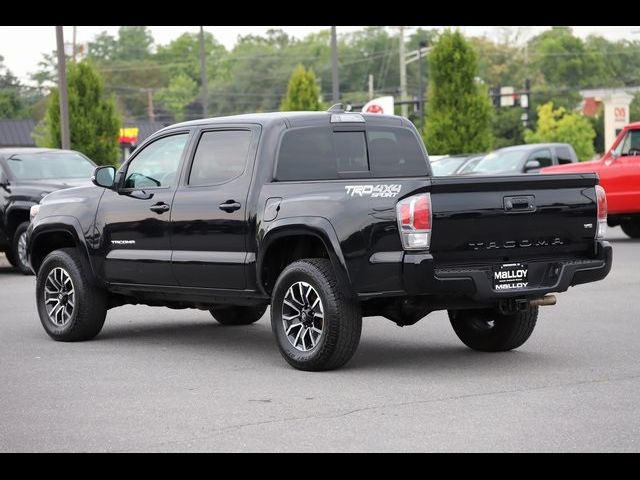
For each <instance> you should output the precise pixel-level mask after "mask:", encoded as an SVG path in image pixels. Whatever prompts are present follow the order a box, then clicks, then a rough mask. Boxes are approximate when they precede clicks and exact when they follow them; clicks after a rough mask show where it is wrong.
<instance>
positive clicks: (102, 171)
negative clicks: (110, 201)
mask: <svg viewBox="0 0 640 480" xmlns="http://www.w3.org/2000/svg"><path fill="white" fill-rule="evenodd" d="M115 178H116V167H112V166H111V165H109V166H106V167H96V169H95V170H94V171H93V175H91V181H92V182H93V184H94V185H96V186H98V187H102V188H108V189H110V190H113V188H114V186H115V182H114V180H115Z"/></svg>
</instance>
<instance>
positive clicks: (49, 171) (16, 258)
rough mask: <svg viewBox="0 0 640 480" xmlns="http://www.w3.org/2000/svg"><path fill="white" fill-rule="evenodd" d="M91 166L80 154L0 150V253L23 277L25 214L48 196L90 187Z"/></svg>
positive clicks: (26, 271) (25, 268)
mask: <svg viewBox="0 0 640 480" xmlns="http://www.w3.org/2000/svg"><path fill="white" fill-rule="evenodd" d="M94 168H95V164H94V163H93V162H92V161H91V160H89V159H88V158H87V157H85V156H84V155H82V154H81V153H78V152H75V151H72V150H54V149H49V148H3V149H0V252H4V253H5V254H6V256H7V260H9V263H11V264H12V265H13V266H14V267H16V268H18V269H19V270H20V271H21V272H22V273H24V274H31V273H32V271H31V269H30V268H29V264H28V262H27V255H26V231H27V227H28V226H29V210H30V208H31V206H32V205H36V204H38V203H39V202H40V200H42V198H43V197H44V196H45V195H47V194H48V193H51V192H53V191H54V190H60V189H62V188H69V187H76V186H81V185H88V184H90V180H89V178H90V177H91V172H92V171H93V169H94Z"/></svg>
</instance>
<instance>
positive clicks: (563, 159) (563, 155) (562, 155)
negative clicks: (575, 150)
mask: <svg viewBox="0 0 640 480" xmlns="http://www.w3.org/2000/svg"><path fill="white" fill-rule="evenodd" d="M556 153H557V154H558V163H559V164H560V165H563V164H565V163H573V155H572V154H571V150H569V147H556Z"/></svg>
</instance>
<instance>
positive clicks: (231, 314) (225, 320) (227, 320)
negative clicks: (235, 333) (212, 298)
mask: <svg viewBox="0 0 640 480" xmlns="http://www.w3.org/2000/svg"><path fill="white" fill-rule="evenodd" d="M266 310H267V307H266V305H260V306H257V307H244V306H232V305H230V306H226V305H220V306H216V307H213V308H211V309H209V313H211V315H212V316H213V318H215V319H216V320H217V321H218V323H221V324H222V325H224V326H226V327H231V326H235V325H250V324H252V323H255V322H257V321H258V320H260V319H261V318H262V315H264V312H265V311H266Z"/></svg>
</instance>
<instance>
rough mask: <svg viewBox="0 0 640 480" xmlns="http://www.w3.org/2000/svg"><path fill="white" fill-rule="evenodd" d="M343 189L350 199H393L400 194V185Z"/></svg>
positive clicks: (348, 186)
mask: <svg viewBox="0 0 640 480" xmlns="http://www.w3.org/2000/svg"><path fill="white" fill-rule="evenodd" d="M344 188H345V190H346V191H347V195H349V196H350V197H371V198H393V197H396V196H397V195H398V194H399V193H400V190H401V189H402V185H395V184H393V185H385V184H378V185H346V186H345V187H344Z"/></svg>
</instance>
